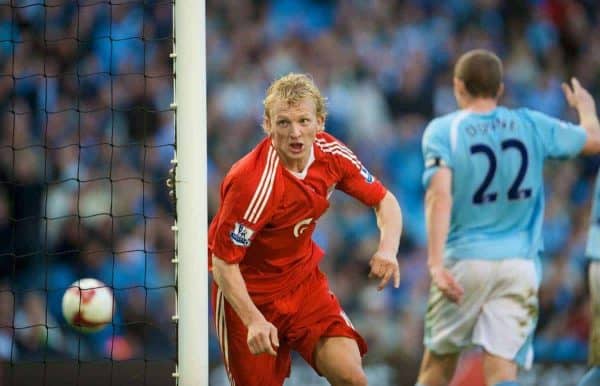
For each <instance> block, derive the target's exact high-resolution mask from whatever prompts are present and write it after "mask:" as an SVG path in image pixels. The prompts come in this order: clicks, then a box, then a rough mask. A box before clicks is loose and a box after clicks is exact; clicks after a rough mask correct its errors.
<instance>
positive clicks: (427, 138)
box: [421, 121, 452, 189]
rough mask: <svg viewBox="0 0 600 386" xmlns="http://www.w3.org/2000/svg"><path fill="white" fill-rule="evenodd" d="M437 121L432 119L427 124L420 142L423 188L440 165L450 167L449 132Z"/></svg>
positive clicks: (427, 184)
mask: <svg viewBox="0 0 600 386" xmlns="http://www.w3.org/2000/svg"><path fill="white" fill-rule="evenodd" d="M437 122H439V121H433V122H431V123H430V124H429V125H428V126H427V128H426V129H425V133H424V134H423V141H422V144H421V146H422V151H423V159H424V160H425V171H424V172H423V186H424V187H425V189H427V187H428V186H429V182H430V181H431V177H433V175H434V174H435V172H437V171H438V170H439V168H440V167H449V168H452V157H451V149H450V138H449V133H448V130H444V128H443V127H441V126H439V124H438V123H437Z"/></svg>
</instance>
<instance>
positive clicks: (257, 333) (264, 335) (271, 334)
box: [247, 319, 279, 356]
mask: <svg viewBox="0 0 600 386" xmlns="http://www.w3.org/2000/svg"><path fill="white" fill-rule="evenodd" d="M247 342H248V348H250V352H251V353H252V354H254V355H258V354H262V353H267V354H270V355H273V356H277V349H278V348H279V338H278V337H277V328H276V327H275V326H274V325H273V324H271V323H269V322H268V321H267V320H265V319H262V320H259V321H256V322H253V323H250V325H248V339H247Z"/></svg>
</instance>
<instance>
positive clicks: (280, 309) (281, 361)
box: [212, 268, 367, 386]
mask: <svg viewBox="0 0 600 386" xmlns="http://www.w3.org/2000/svg"><path fill="white" fill-rule="evenodd" d="M212 307H213V311H214V315H215V325H216V329H217V337H218V338H219V344H220V345H221V351H222V352H223V360H224V363H225V368H226V370H227V375H228V377H229V379H230V382H231V384H232V385H236V386H254V385H256V386H281V385H283V382H284V380H285V378H286V377H288V376H289V374H290V369H291V361H292V358H291V355H290V354H291V351H292V350H294V351H297V352H298V353H300V355H302V357H303V358H304V360H305V361H306V362H308V363H309V364H310V365H311V366H312V367H313V368H314V369H315V370H316V365H315V362H314V358H313V354H314V350H315V347H316V345H317V343H318V341H319V339H321V338H323V337H333V336H345V337H348V338H351V339H354V340H356V342H357V343H358V348H359V350H360V353H361V355H364V354H365V353H366V352H367V344H366V343H365V341H364V339H363V338H362V337H361V336H360V335H359V334H358V332H356V330H354V328H353V326H352V323H350V320H349V319H348V317H347V316H346V314H345V313H344V311H343V310H342V307H340V304H339V303H338V301H337V298H336V297H335V295H333V293H331V292H330V291H329V286H328V284H327V279H326V278H325V275H323V273H321V271H319V269H318V268H316V269H315V271H314V273H313V274H311V276H310V277H308V278H307V279H306V280H305V281H304V282H303V283H302V284H300V285H299V286H298V287H297V288H296V289H295V290H293V291H292V292H291V293H289V294H287V295H284V296H282V297H281V298H279V299H277V300H276V301H274V302H272V303H267V304H263V305H260V306H259V307H258V309H259V310H260V311H261V312H262V314H263V315H264V316H265V318H266V319H267V320H268V321H269V322H271V323H273V325H274V326H275V327H277V331H278V335H279V349H278V350H277V356H276V357H273V356H271V355H268V354H260V355H253V354H252V353H250V349H249V348H248V344H247V343H246V340H247V335H248V330H247V329H246V327H245V326H244V324H243V323H242V321H241V320H240V318H239V317H238V316H237V314H236V313H235V311H234V310H233V308H232V307H231V306H230V305H229V303H228V302H227V300H226V299H225V297H224V296H223V293H222V292H221V290H220V289H219V288H218V287H217V285H216V284H214V282H213V288H212Z"/></svg>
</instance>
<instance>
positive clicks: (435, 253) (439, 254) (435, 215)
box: [425, 167, 464, 302]
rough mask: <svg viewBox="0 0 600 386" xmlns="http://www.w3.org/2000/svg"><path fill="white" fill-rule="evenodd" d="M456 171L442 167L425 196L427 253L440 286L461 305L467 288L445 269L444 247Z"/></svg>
mask: <svg viewBox="0 0 600 386" xmlns="http://www.w3.org/2000/svg"><path fill="white" fill-rule="evenodd" d="M451 191H452V171H451V170H450V169H448V168H446V167H442V168H440V170H438V171H437V172H436V173H435V174H434V175H433V177H432V178H431V182H430V184H429V187H428V188H427V192H426V193H425V217H426V221H427V234H428V235H429V238H428V240H427V253H428V256H429V257H428V260H427V265H428V266H429V273H430V275H431V280H432V281H433V283H434V284H435V285H436V287H437V288H438V289H439V290H440V291H441V292H442V293H443V294H444V295H445V296H446V297H448V298H449V299H450V300H452V301H454V302H460V301H461V299H462V296H463V292H464V291H463V289H462V287H461V286H460V284H458V282H457V281H456V280H455V279H454V277H453V275H452V273H451V272H450V271H448V270H447V269H446V268H445V267H444V263H443V262H444V246H445V244H446V238H447V237H448V230H449V229H450V213H451V210H452V193H451Z"/></svg>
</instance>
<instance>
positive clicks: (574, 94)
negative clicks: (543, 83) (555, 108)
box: [562, 78, 600, 154]
mask: <svg viewBox="0 0 600 386" xmlns="http://www.w3.org/2000/svg"><path fill="white" fill-rule="evenodd" d="M562 88H563V91H564V93H565V97H566V98H567V102H568V103H569V105H570V106H571V107H573V108H574V109H575V110H577V113H578V114H579V125H580V126H581V127H583V128H584V129H585V131H586V132H587V139H586V141H585V144H584V145H583V149H582V151H581V152H582V153H583V154H598V153H600V122H598V115H597V113H596V102H595V101H594V98H593V97H592V96H591V94H590V93H589V92H588V91H587V90H586V89H585V88H583V87H582V86H581V84H580V83H579V81H578V80H577V79H576V78H572V79H571V86H569V85H568V84H567V83H563V84H562Z"/></svg>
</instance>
